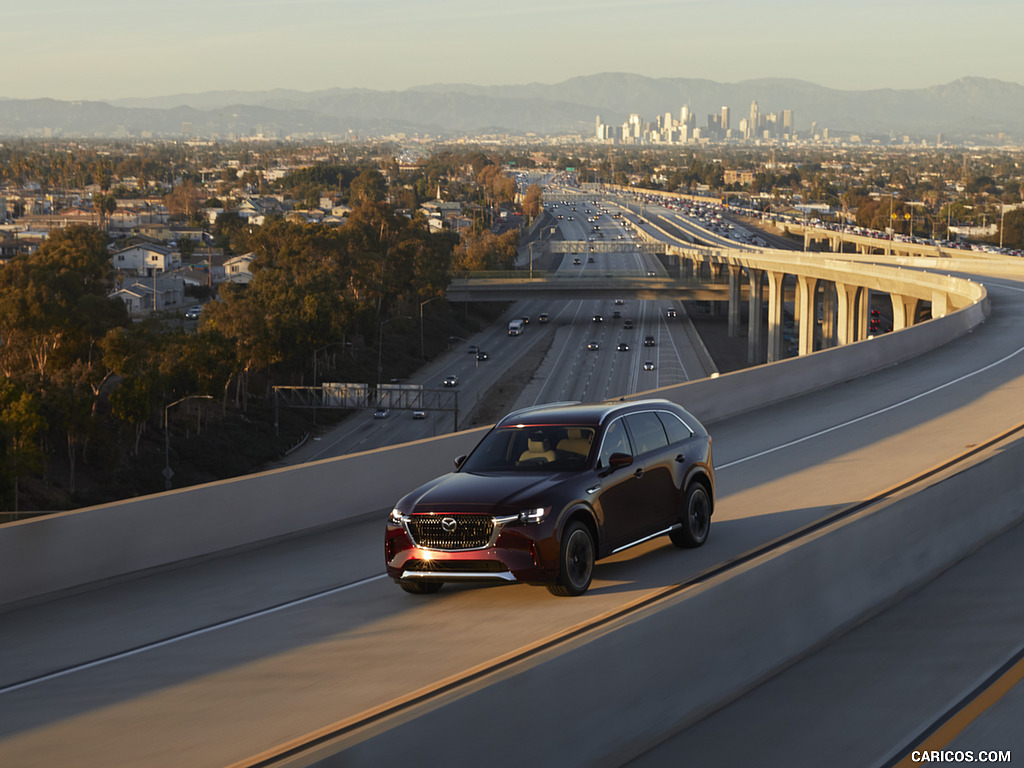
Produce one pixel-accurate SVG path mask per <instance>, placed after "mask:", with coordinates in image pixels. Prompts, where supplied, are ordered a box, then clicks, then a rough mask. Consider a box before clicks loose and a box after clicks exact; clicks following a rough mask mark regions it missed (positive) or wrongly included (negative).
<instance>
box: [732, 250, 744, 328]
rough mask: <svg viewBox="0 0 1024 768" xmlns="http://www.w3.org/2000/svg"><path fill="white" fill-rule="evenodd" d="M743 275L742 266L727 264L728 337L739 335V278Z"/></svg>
mask: <svg viewBox="0 0 1024 768" xmlns="http://www.w3.org/2000/svg"><path fill="white" fill-rule="evenodd" d="M742 277H743V268H742V267H739V266H732V265H730V266H729V338H730V339H735V338H737V337H738V336H739V335H740V280H741V279H742Z"/></svg>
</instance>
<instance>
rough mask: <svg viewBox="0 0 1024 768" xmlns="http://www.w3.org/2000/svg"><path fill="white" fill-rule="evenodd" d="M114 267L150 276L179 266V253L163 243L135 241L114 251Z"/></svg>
mask: <svg viewBox="0 0 1024 768" xmlns="http://www.w3.org/2000/svg"><path fill="white" fill-rule="evenodd" d="M113 265H114V269H116V270H119V271H123V272H126V273H131V274H135V275H145V276H146V277H152V276H153V275H155V274H156V275H159V274H162V273H164V272H169V271H171V270H173V269H178V268H179V267H180V266H181V254H180V253H178V251H176V250H173V249H172V248H169V247H168V246H165V245H155V244H153V243H137V244H135V245H130V246H128V247H127V248H122V249H120V250H118V251H115V252H114V254H113Z"/></svg>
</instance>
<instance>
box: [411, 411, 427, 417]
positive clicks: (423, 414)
mask: <svg viewBox="0 0 1024 768" xmlns="http://www.w3.org/2000/svg"><path fill="white" fill-rule="evenodd" d="M412 417H413V418H414V419H425V418H427V412H426V411H413V412H412Z"/></svg>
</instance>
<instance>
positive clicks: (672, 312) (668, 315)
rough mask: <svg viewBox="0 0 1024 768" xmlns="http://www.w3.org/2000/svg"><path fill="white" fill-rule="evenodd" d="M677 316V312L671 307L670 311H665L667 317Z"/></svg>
mask: <svg viewBox="0 0 1024 768" xmlns="http://www.w3.org/2000/svg"><path fill="white" fill-rule="evenodd" d="M675 316H676V311H675V310H674V309H673V308H672V307H669V308H668V309H666V310H665V317H675Z"/></svg>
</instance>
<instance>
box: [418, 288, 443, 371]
mask: <svg viewBox="0 0 1024 768" xmlns="http://www.w3.org/2000/svg"><path fill="white" fill-rule="evenodd" d="M443 298H444V296H432V297H431V298H429V299H427V300H426V301H421V302H420V359H421V360H426V359H427V353H426V350H425V347H424V346H423V307H425V306H426V305H427V304H429V303H430V302H432V301H435V300H437V299H443Z"/></svg>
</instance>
